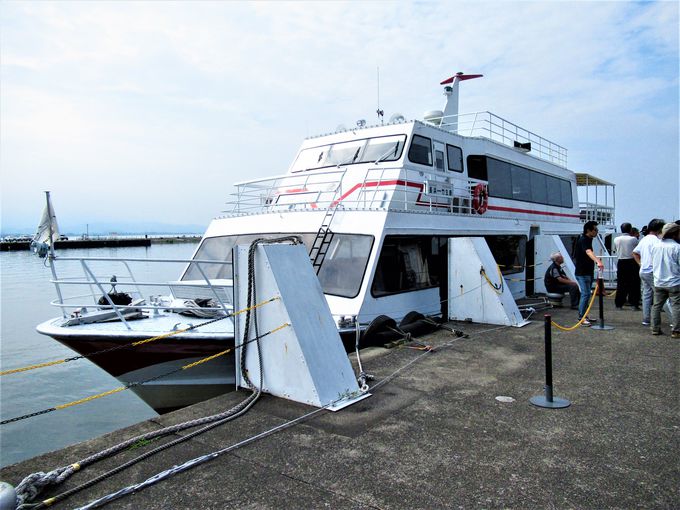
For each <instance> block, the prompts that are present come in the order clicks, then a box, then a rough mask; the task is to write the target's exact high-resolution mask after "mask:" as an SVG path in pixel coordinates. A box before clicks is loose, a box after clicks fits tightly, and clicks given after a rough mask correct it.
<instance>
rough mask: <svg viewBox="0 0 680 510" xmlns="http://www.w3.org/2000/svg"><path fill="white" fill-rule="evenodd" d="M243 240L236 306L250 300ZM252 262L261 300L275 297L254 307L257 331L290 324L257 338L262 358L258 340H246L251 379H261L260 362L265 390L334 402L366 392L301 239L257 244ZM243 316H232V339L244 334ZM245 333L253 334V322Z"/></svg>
mask: <svg viewBox="0 0 680 510" xmlns="http://www.w3.org/2000/svg"><path fill="white" fill-rule="evenodd" d="M248 248H249V247H248V246H244V245H241V246H238V247H237V248H235V249H234V275H235V282H234V298H235V306H236V309H237V310H241V309H244V308H246V307H247V299H248V281H247V279H248V274H249V270H251V269H250V268H249V267H248ZM254 265H255V267H254V269H253V270H254V275H255V288H256V296H257V300H258V302H261V301H264V300H266V299H269V298H272V297H275V296H278V297H280V299H278V300H276V301H274V302H272V303H269V304H267V305H264V306H262V307H261V308H258V309H257V324H258V330H259V334H260V335H263V334H264V333H267V332H268V331H272V330H275V329H276V328H278V327H280V326H282V325H284V324H289V326H288V327H284V328H282V329H280V330H278V331H276V332H275V333H273V334H271V335H268V336H266V337H264V338H262V339H261V341H260V344H261V350H260V354H261V361H260V360H258V355H257V348H256V344H255V342H251V343H249V344H248V345H247V350H246V357H245V364H246V369H247V373H248V377H249V378H250V380H251V381H252V382H253V384H255V385H258V384H259V379H260V363H261V366H262V373H263V374H264V376H263V387H262V390H263V391H265V392H266V393H270V394H272V395H275V396H277V397H283V398H286V399H289V400H295V401H296V402H302V403H304V404H309V405H313V406H316V407H325V406H329V404H331V405H330V406H329V407H328V408H329V409H331V410H337V409H341V408H342V407H345V406H347V405H349V404H351V403H354V402H356V401H357V400H360V399H362V398H365V397H366V396H368V394H362V393H361V391H360V389H359V385H358V383H357V380H356V377H355V375H354V371H353V370H352V365H351V364H350V362H349V359H348V357H347V354H346V353H345V350H344V348H343V346H342V341H341V339H340V335H339V334H338V330H337V326H336V325H335V323H334V322H333V317H332V316H331V313H330V309H329V308H328V304H327V303H326V300H325V299H324V295H323V290H322V289H321V285H320V284H319V279H318V278H317V276H316V274H315V272H314V270H313V268H312V264H311V262H310V260H309V255H308V253H307V251H306V250H305V247H304V245H297V246H293V245H288V244H276V245H260V246H258V247H257V248H256V253H255V264H254ZM245 317H246V314H244V313H243V314H239V315H237V316H236V324H235V332H236V336H235V340H236V345H240V344H241V343H242V342H243V335H244V329H245ZM248 336H249V338H248V340H252V339H254V338H255V330H254V327H253V326H252V324H251V327H250V331H249V335H248ZM240 358H241V351H240V349H237V351H236V360H237V363H236V382H237V385H239V386H245V385H246V384H245V381H244V380H243V378H242V376H241V362H240Z"/></svg>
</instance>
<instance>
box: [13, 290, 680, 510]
mask: <svg viewBox="0 0 680 510" xmlns="http://www.w3.org/2000/svg"><path fill="white" fill-rule="evenodd" d="M605 306H606V308H607V309H606V315H605V318H606V322H607V323H608V324H612V325H614V326H615V328H616V329H614V330H612V331H595V330H591V329H588V328H578V329H577V330H576V331H574V332H563V331H559V330H556V329H553V339H552V344H553V348H552V350H553V381H554V392H555V395H556V396H562V397H565V398H568V399H569V400H571V402H572V405H571V407H569V408H567V409H562V410H553V409H541V408H538V407H535V406H532V405H530V403H529V398H530V397H532V396H534V395H540V394H542V392H543V383H544V359H543V339H544V324H543V320H542V319H543V312H539V313H537V314H536V315H535V316H534V317H532V319H534V322H533V323H532V324H530V325H529V326H526V327H524V328H521V329H517V328H508V327H500V328H499V327H492V326H485V325H480V324H467V323H454V324H452V325H453V326H454V327H456V328H458V329H462V330H464V331H465V332H466V333H468V334H469V335H470V337H469V338H460V339H457V340H455V339H454V336H453V335H451V334H450V333H447V332H438V333H436V334H433V335H429V336H427V337H425V338H422V339H420V341H422V342H424V343H427V344H431V345H434V346H438V347H437V348H436V349H435V351H434V352H429V353H425V352H424V351H421V350H414V349H409V348H395V349H391V350H384V349H377V348H372V349H368V350H366V352H365V355H364V356H362V360H363V363H364V368H365V369H366V371H367V372H369V373H372V374H374V375H375V376H376V380H375V381H373V384H376V383H380V382H381V381H385V380H386V379H388V380H387V382H385V383H384V384H382V385H381V386H379V387H378V388H376V389H375V390H373V391H372V393H373V396H372V397H370V398H368V399H366V400H364V401H361V402H359V403H357V404H355V405H353V406H351V407H348V408H346V409H344V410H342V411H340V412H338V413H331V412H326V411H322V412H321V413H319V414H317V415H316V416H314V417H312V418H311V419H308V420H307V421H305V422H304V423H301V424H297V425H295V426H292V427H290V428H287V429H285V430H283V431H281V432H279V433H277V434H274V435H271V436H268V437H266V438H264V439H261V440H258V441H256V442H253V443H251V444H249V445H247V446H244V447H242V448H239V449H237V450H234V451H233V452H231V453H228V454H223V455H221V456H220V457H218V458H216V459H214V460H212V461H209V462H208V463H206V464H203V465H201V466H198V467H195V468H194V469H191V470H189V471H186V472H184V473H181V474H178V475H175V476H173V477H171V478H169V479H167V480H164V481H161V482H160V483H158V484H156V485H154V486H151V487H148V488H145V489H143V490H141V491H139V492H138V493H135V494H132V495H128V496H125V497H124V498H122V499H120V500H118V501H116V502H113V503H111V504H110V505H108V507H107V508H112V509H118V508H125V509H138V508H145V509H167V508H192V509H196V508H227V507H239V508H334V509H343V508H348V509H349V508H353V509H356V508H381V509H397V508H428V509H431V508H455V509H458V508H465V509H467V508H522V509H524V508H588V509H601V508H659V509H670V508H678V506H679V505H680V454H679V453H678V452H680V420H679V418H680V399H679V390H680V381H679V374H680V370H679V368H680V341H678V340H675V339H671V337H670V334H669V333H670V330H669V328H668V326H667V325H665V328H664V330H665V331H666V333H667V334H666V335H665V336H658V337H657V336H654V337H653V336H651V334H650V332H649V330H648V328H645V327H643V326H641V324H640V312H635V311H632V310H631V309H627V310H623V311H615V310H614V305H613V300H612V299H611V298H607V299H606V300H605ZM550 313H552V314H553V318H554V320H555V321H556V322H558V323H560V324H563V325H571V324H573V323H575V322H576V312H574V311H570V310H564V309H562V310H552V311H550ZM591 317H597V310H594V311H593V312H592V313H591ZM417 358H419V359H417ZM409 364H410V365H409ZM404 367H406V368H404ZM400 369H401V371H399V370H400ZM265 370H266V367H265ZM395 371H399V372H398V373H396V374H395ZM244 396H245V393H244V392H237V393H232V394H227V395H223V396H221V397H218V398H216V399H213V400H210V401H206V402H203V403H200V404H197V405H195V406H192V407H189V408H186V409H183V410H180V411H177V412H175V413H171V414H168V415H164V416H161V417H158V418H156V419H153V420H150V421H147V422H144V423H140V424H138V425H136V426H133V427H130V428H127V429H124V430H120V431H117V432H114V433H112V434H108V435H106V436H103V437H100V438H97V439H93V440H91V441H86V442H84V443H81V444H78V445H75V446H71V447H69V448H65V449H63V450H60V451H57V452H53V453H48V454H45V455H42V456H40V457H37V458H34V459H30V460H27V461H25V462H21V463H19V464H16V465H13V466H9V467H7V468H5V469H3V470H1V471H0V479H2V480H4V481H7V482H10V483H12V484H17V483H18V482H19V481H20V480H21V479H22V478H23V477H24V476H25V475H27V474H29V473H32V472H35V471H48V470H50V469H53V468H55V467H58V466H62V465H65V464H67V463H70V462H75V461H77V460H79V459H81V458H84V457H86V456H87V455H90V454H92V453H93V452H96V451H99V450H102V449H104V448H106V447H108V446H111V445H113V444H116V443H118V442H120V441H122V440H123V439H126V438H129V437H132V436H134V435H137V434H139V433H141V432H142V431H147V430H151V429H155V428H159V427H162V426H165V425H168V424H171V423H178V422H182V421H185V420H188V419H191V418H196V417H199V416H204V415H208V414H214V413H216V412H218V411H220V410H225V409H227V408H229V407H231V406H232V405H233V404H234V403H236V402H237V401H239V400H240V399H242V398H244ZM497 396H509V397H512V398H514V399H515V401H514V402H501V401H498V400H496V397H497ZM311 410H312V408H309V407H306V406H304V405H301V404H296V403H293V402H288V401H285V400H281V399H276V398H273V397H269V396H265V397H263V398H262V399H261V400H260V401H259V402H258V403H257V404H256V405H255V407H254V408H253V409H252V410H251V411H249V412H248V413H247V414H246V415H245V416H243V417H242V418H239V419H237V420H236V421H234V422H231V423H228V424H226V425H223V426H221V427H218V428H217V429H214V430H212V431H209V432H207V433H205V434H204V435H201V436H199V437H196V438H193V439H191V440H189V441H187V442H185V443H182V444H180V445H178V446H176V447H174V448H172V449H170V450H166V451H163V452H161V453H160V454H157V455H155V456H153V457H150V458H149V459H146V460H145V461H143V462H141V463H139V464H136V465H135V466H133V467H131V468H129V469H128V470H126V471H125V472H122V473H119V474H117V475H115V476H113V477H111V478H108V479H107V480H105V481H103V482H101V483H99V484H97V485H95V486H93V487H91V488H89V489H87V490H85V491H83V492H81V493H78V494H76V495H74V496H72V497H71V498H69V499H68V500H66V501H65V502H63V503H61V504H58V505H56V507H57V508H73V507H76V506H80V505H83V504H86V503H88V502H90V501H92V500H94V499H97V498H99V497H101V496H103V495H105V494H108V493H110V492H113V491H115V490H118V489H120V488H122V487H125V486H128V485H131V484H134V483H138V482H141V481H143V480H145V479H147V478H148V477H150V476H152V475H154V474H155V473H157V472H159V471H162V470H165V469H167V468H170V467H172V466H173V465H176V464H181V463H183V462H185V461H186V460H189V459H191V458H193V457H196V456H199V455H203V454H206V453H208V452H212V451H215V450H219V449H222V448H225V447H227V446H229V445H232V444H235V443H238V442H239V441H242V440H244V439H246V438H249V437H251V436H254V435H256V434H259V433H261V432H263V431H266V430H269V429H271V428H272V427H275V426H278V425H281V424H284V423H286V422H287V421H288V420H293V419H296V418H298V417H300V416H302V415H304V414H306V413H308V412H310V411H311ZM60 412H68V411H67V410H65V411H60ZM34 419H37V420H39V419H40V417H37V418H34ZM46 433H47V431H46ZM49 433H53V434H58V431H50V432H49ZM175 437H177V436H174V437H172V438H164V439H159V440H157V441H153V442H151V443H150V444H148V445H145V446H140V447H137V448H134V449H130V450H128V451H126V452H124V453H123V454H120V455H118V456H116V457H114V458H111V459H107V460H105V461H102V462H100V463H98V464H95V465H93V466H91V467H88V468H86V469H84V470H83V471H82V472H78V473H76V474H75V475H74V476H73V477H71V478H70V479H69V480H68V481H67V482H66V483H65V484H63V485H62V486H61V487H59V488H58V490H56V491H52V492H50V493H48V494H46V495H45V496H44V497H47V496H50V495H54V494H56V493H60V492H63V491H64V490H66V489H68V488H71V487H75V486H77V485H79V484H81V483H83V482H85V481H86V480H89V479H90V478H93V477H95V476H97V475H99V474H101V473H103V472H106V471H108V470H110V469H112V468H113V467H114V466H117V465H119V464H122V463H123V462H124V461H127V460H129V459H131V458H133V457H136V456H138V455H140V454H142V453H144V452H145V451H147V450H148V449H151V448H154V447H155V446H157V445H159V444H161V443H162V442H165V441H169V440H170V439H174V438H175ZM44 497H43V498H40V499H44Z"/></svg>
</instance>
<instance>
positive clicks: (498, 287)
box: [479, 266, 503, 296]
mask: <svg viewBox="0 0 680 510" xmlns="http://www.w3.org/2000/svg"><path fill="white" fill-rule="evenodd" d="M496 269H498V276H500V278H501V283H499V284H498V285H496V284H495V283H493V282H492V281H491V280H489V277H488V276H487V275H486V271H485V269H484V267H483V266H482V268H481V269H480V270H479V274H481V275H482V276H483V277H484V278H485V279H486V281H487V283H488V284H489V285H490V286H491V288H492V289H493V291H494V292H495V293H496V294H498V295H499V296H500V295H501V294H503V274H502V273H501V268H500V267H498V266H496Z"/></svg>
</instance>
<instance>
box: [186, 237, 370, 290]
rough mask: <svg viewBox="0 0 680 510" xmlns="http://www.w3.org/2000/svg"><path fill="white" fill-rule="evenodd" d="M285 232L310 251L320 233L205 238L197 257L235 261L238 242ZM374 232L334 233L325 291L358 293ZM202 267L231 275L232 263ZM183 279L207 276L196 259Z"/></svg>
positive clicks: (324, 269) (214, 274)
mask: <svg viewBox="0 0 680 510" xmlns="http://www.w3.org/2000/svg"><path fill="white" fill-rule="evenodd" d="M284 235H297V236H299V237H301V238H302V241H303V242H304V244H305V246H306V247H307V251H309V250H310V249H311V246H312V243H313V242H314V238H315V237H316V233H314V234H312V233H307V234H281V233H278V234H244V235H233V236H222V237H209V238H207V239H204V240H203V242H202V243H201V246H200V247H199V248H198V251H197V252H196V255H195V256H194V259H199V260H219V261H224V262H231V260H232V252H231V250H232V249H233V248H234V246H237V245H239V244H250V243H251V242H252V241H254V240H255V239H258V238H268V239H271V238H276V237H282V236H284ZM372 246H373V236H369V235H360V234H334V236H333V240H332V241H331V244H330V246H329V247H328V251H327V253H326V257H325V258H324V261H323V264H322V265H321V269H320V270H319V282H320V283H321V288H322V289H323V291H324V293H325V294H330V295H334V296H341V297H350V298H351V297H355V296H356V295H357V294H359V288H360V287H361V282H362V281H363V277H364V273H365V271H366V264H367V263H368V256H369V255H370V254H371V247H372ZM201 269H202V270H203V273H205V275H206V276H207V277H208V278H209V279H211V280H212V279H231V278H232V268H231V265H221V264H202V265H201ZM182 280H183V281H187V280H203V275H202V273H201V271H200V270H199V269H198V267H197V264H196V263H193V262H192V263H190V264H189V266H188V267H187V269H186V271H185V272H184V275H182Z"/></svg>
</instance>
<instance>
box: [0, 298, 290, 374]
mask: <svg viewBox="0 0 680 510" xmlns="http://www.w3.org/2000/svg"><path fill="white" fill-rule="evenodd" d="M277 299H280V298H279V297H278V296H275V297H273V298H270V299H267V300H265V301H261V302H260V303H257V304H256V305H253V306H251V307H249V308H244V309H242V310H239V311H237V312H232V313H230V314H227V315H224V316H223V317H218V318H217V319H212V320H209V321H205V322H201V323H200V324H196V325H195V326H189V327H187V328H184V329H178V330H177V331H170V332H168V333H163V334H162V335H158V336H154V337H151V338H146V339H144V340H137V341H135V342H130V343H128V344H122V345H116V346H114V347H109V348H107V349H102V350H101V351H96V352H91V353H89V354H82V355H80V356H73V357H72V358H64V359H60V360H55V361H48V362H45V363H37V364H35V365H28V366H25V367H20V368H12V369H10V370H3V371H0V376H3V375H10V374H17V373H20V372H28V371H29V370H36V369H38V368H45V367H51V366H54V365H60V364H62V363H67V362H69V361H76V360H79V359H83V358H87V359H89V358H91V357H93V356H98V355H100V354H107V353H109V352H113V351H118V350H120V349H126V348H128V347H137V346H138V345H143V344H148V343H151V342H156V341H158V340H163V339H165V338H169V337H171V336H175V335H179V334H180V333H186V332H187V331H192V330H194V329H198V328H200V327H202V326H206V325H208V324H212V323H214V322H217V321H221V320H224V319H228V318H230V317H235V316H236V315H240V314H242V313H245V312H247V311H249V310H252V309H255V308H259V307H261V306H264V305H266V304H267V303H271V302H272V301H276V300H277Z"/></svg>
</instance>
